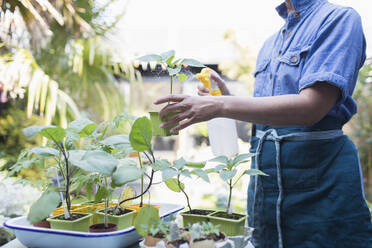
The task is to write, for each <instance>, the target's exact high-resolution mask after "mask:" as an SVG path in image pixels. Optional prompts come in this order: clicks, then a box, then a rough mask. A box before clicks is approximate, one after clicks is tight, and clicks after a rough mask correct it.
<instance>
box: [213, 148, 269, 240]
mask: <svg viewBox="0 0 372 248" xmlns="http://www.w3.org/2000/svg"><path fill="white" fill-rule="evenodd" d="M253 156H255V154H253V153H246V154H240V155H237V156H235V157H233V158H230V159H229V158H228V157H226V156H219V157H216V158H214V159H212V160H210V161H211V162H218V163H219V164H218V165H217V166H216V167H215V168H214V171H215V172H217V173H219V175H220V178H221V179H222V180H223V181H224V182H225V183H226V185H227V186H228V189H229V193H228V202H227V207H226V210H225V211H217V212H214V213H212V214H210V215H209V220H210V222H212V223H213V224H215V225H220V230H221V231H222V232H224V233H226V234H227V235H228V236H236V235H242V234H244V224H245V220H246V218H247V215H242V214H237V213H233V212H232V205H231V200H232V195H233V189H234V187H235V186H236V184H237V183H238V182H239V180H240V179H241V178H242V177H243V176H244V175H249V176H258V175H261V176H267V175H266V174H265V173H263V172H262V171H260V170H256V169H248V170H244V171H243V173H241V174H240V175H238V166H239V165H241V164H244V163H247V162H248V161H249V159H250V158H251V157H253Z"/></svg>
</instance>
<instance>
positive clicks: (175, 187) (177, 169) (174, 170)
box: [159, 158, 214, 226]
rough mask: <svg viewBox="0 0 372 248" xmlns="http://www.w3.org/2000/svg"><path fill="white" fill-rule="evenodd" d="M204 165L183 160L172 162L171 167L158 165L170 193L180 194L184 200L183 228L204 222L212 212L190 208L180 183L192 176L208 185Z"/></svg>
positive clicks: (187, 196) (203, 163)
mask: <svg viewBox="0 0 372 248" xmlns="http://www.w3.org/2000/svg"><path fill="white" fill-rule="evenodd" d="M205 165H206V163H205V162H198V163H194V162H187V161H186V160H185V159H183V158H180V159H178V160H176V161H174V163H173V166H171V165H170V163H169V162H167V161H163V162H162V164H159V168H161V171H162V176H163V181H164V182H165V184H166V185H167V187H168V188H169V189H170V190H172V191H175V192H182V194H183V195H184V196H185V198H186V202H187V207H188V211H186V212H183V213H182V214H181V215H182V217H183V224H184V225H185V226H187V225H189V224H193V223H196V222H202V221H206V220H207V218H208V217H207V215H209V214H211V213H213V212H214V211H213V210H205V209H193V208H191V203H190V197H189V195H188V194H187V192H186V190H185V185H184V184H183V183H182V180H183V179H184V178H186V177H188V178H191V177H192V175H194V176H197V177H199V178H201V179H203V180H204V181H206V182H208V183H209V182H210V181H209V177H208V173H207V171H206V170H204V167H205Z"/></svg>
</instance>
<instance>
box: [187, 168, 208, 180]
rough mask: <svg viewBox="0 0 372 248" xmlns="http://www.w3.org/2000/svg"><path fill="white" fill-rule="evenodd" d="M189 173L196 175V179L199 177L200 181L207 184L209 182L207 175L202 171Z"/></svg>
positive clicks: (196, 170)
mask: <svg viewBox="0 0 372 248" xmlns="http://www.w3.org/2000/svg"><path fill="white" fill-rule="evenodd" d="M191 173H192V174H194V175H197V176H198V177H200V178H201V179H203V180H204V181H206V182H207V183H209V182H210V181H209V177H208V173H207V172H205V171H203V170H202V169H195V170H193V171H192V172H191Z"/></svg>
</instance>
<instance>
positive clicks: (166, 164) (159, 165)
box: [151, 159, 171, 171]
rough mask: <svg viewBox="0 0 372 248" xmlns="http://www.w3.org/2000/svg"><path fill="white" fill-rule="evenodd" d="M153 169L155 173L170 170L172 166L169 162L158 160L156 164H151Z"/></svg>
mask: <svg viewBox="0 0 372 248" xmlns="http://www.w3.org/2000/svg"><path fill="white" fill-rule="evenodd" d="M151 167H152V169H153V170H154V171H159V170H163V169H165V168H170V167H171V164H170V163H169V161H168V160H165V159H161V160H156V161H155V163H153V164H151Z"/></svg>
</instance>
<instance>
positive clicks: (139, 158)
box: [137, 152, 143, 208]
mask: <svg viewBox="0 0 372 248" xmlns="http://www.w3.org/2000/svg"><path fill="white" fill-rule="evenodd" d="M137 156H138V161H139V164H140V167H141V169H142V167H143V164H142V159H141V154H140V153H139V152H137ZM142 206H143V175H142V176H141V202H140V208H142Z"/></svg>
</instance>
